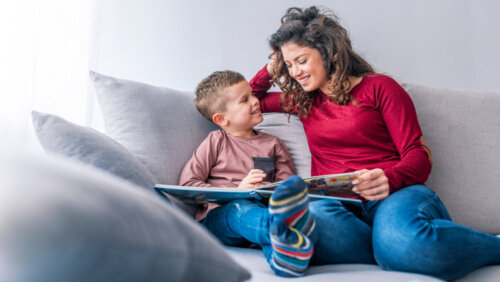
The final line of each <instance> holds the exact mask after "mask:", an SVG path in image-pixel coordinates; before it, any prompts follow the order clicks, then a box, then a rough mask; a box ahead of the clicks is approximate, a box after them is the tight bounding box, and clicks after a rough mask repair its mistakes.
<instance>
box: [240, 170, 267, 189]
mask: <svg viewBox="0 0 500 282" xmlns="http://www.w3.org/2000/svg"><path fill="white" fill-rule="evenodd" d="M265 177H266V174H265V173H264V171H262V170H260V169H252V170H250V172H249V173H248V175H247V176H245V178H243V180H242V181H241V183H240V185H238V188H246V189H248V188H257V187H259V186H262V180H264V178H265Z"/></svg>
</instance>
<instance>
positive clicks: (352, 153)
mask: <svg viewBox="0 0 500 282" xmlns="http://www.w3.org/2000/svg"><path fill="white" fill-rule="evenodd" d="M270 79H271V78H270V77H269V75H268V74H267V70H266V67H264V68H263V69H261V70H260V71H259V72H258V73H257V74H256V76H255V77H254V78H253V79H252V80H251V81H250V86H251V87H252V89H253V91H254V94H255V95H256V96H257V97H258V98H259V99H260V101H261V102H260V103H261V110H262V112H282V111H283V110H282V109H281V107H280V106H279V96H280V94H281V92H267V91H268V90H269V88H270V87H271V85H270V83H269V80H270ZM351 93H352V95H353V98H354V100H355V101H356V105H355V104H353V103H352V102H350V103H349V104H347V105H337V104H335V103H333V102H331V101H329V100H328V99H327V98H326V96H325V95H324V94H323V93H320V94H319V95H317V97H316V98H315V100H314V104H313V107H312V110H311V113H310V114H309V116H307V117H306V118H305V119H303V120H302V124H303V125H304V130H305V133H306V136H307V140H308V143H309V149H310V151H311V155H312V168H311V175H312V176H315V175H322V174H332V173H341V172H352V171H356V170H361V169H374V168H381V169H383V170H384V172H385V175H386V176H387V178H388V179H389V186H390V190H391V192H394V191H396V190H397V189H399V188H401V187H405V186H408V185H411V184H423V183H424V182H425V181H426V180H427V178H428V176H429V174H430V171H431V164H430V161H429V158H428V155H427V152H426V151H425V149H424V148H423V147H422V143H421V141H420V137H421V136H422V131H421V129H420V126H419V124H418V120H417V114H416V111H415V107H414V105H413V102H412V101H411V98H410V96H409V95H408V93H406V91H405V90H404V89H403V88H402V87H401V86H400V85H399V84H398V83H397V82H396V81H395V80H394V79H392V78H390V77H388V76H386V75H381V74H369V75H366V76H364V77H363V79H362V80H361V82H360V83H359V84H358V85H356V86H355V87H354V88H353V89H352V90H351Z"/></svg>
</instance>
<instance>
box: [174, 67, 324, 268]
mask: <svg viewBox="0 0 500 282" xmlns="http://www.w3.org/2000/svg"><path fill="white" fill-rule="evenodd" d="M195 104H196V108H197V109H198V111H199V112H200V113H201V114H202V115H203V116H204V117H206V118H207V119H208V120H210V121H212V122H213V123H215V124H217V125H218V126H219V127H220V128H221V129H220V130H217V131H213V132H211V133H210V134H209V135H208V137H207V138H206V139H205V140H204V141H203V142H202V143H201V145H200V146H199V147H198V148H197V149H196V150H195V151H194V153H193V156H192V157H191V159H190V160H189V161H188V162H187V163H186V165H185V167H184V169H183V170H182V173H181V177H180V180H179V185H184V186H198V187H239V188H257V187H259V186H261V185H262V184H263V183H265V182H268V181H269V182H276V181H282V180H285V179H287V178H288V180H286V181H285V182H283V184H281V185H280V186H279V187H277V188H276V190H275V192H274V193H273V195H272V197H271V199H270V201H269V208H267V207H266V206H264V205H263V204H262V203H260V202H257V201H250V200H235V201H232V202H230V203H227V204H225V205H222V206H217V205H211V206H208V207H199V208H198V211H197V215H196V219H197V220H198V221H201V222H202V224H203V225H204V226H205V227H206V228H207V229H208V230H210V231H211V232H212V233H213V234H214V235H215V236H217V237H218V238H219V239H220V240H221V241H222V242H223V243H224V244H226V245H233V246H234V245H242V244H245V243H248V242H251V243H255V244H258V245H260V246H261V247H262V249H263V251H264V253H265V255H266V258H267V260H268V262H269V264H270V265H271V268H272V269H273V270H274V272H275V273H276V274H278V275H281V276H300V275H303V274H304V272H305V270H306V268H307V266H308V263H309V260H310V258H311V256H312V253H313V247H312V243H311V240H310V238H309V237H311V236H312V235H314V233H313V231H314V226H315V225H314V224H315V223H314V220H313V218H312V216H311V215H310V213H309V209H308V198H307V190H306V187H305V183H304V182H303V181H302V179H300V178H299V177H297V176H292V175H294V174H295V167H294V165H293V162H292V159H291V157H290V154H289V153H288V150H287V148H286V146H285V144H284V143H283V142H282V141H281V140H280V139H279V138H277V137H275V136H272V135H269V134H266V133H264V132H260V131H257V130H254V129H253V127H254V126H256V125H257V124H259V123H261V122H262V120H263V117H262V113H261V111H260V104H259V100H258V99H257V98H256V97H255V96H253V93H252V89H251V88H250V85H249V84H248V82H247V81H246V80H245V78H244V77H243V76H242V75H241V74H239V73H237V72H233V71H217V72H214V73H212V74H211V75H209V76H208V77H207V78H205V79H204V80H202V81H201V82H200V84H199V85H198V87H197V89H196V98H195ZM290 176H292V177H290ZM311 239H312V238H311Z"/></svg>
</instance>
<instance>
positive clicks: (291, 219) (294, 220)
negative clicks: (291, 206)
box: [285, 206, 309, 229]
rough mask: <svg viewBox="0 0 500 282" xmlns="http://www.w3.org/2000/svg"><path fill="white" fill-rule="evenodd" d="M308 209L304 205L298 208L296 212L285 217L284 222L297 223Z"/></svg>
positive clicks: (292, 224)
mask: <svg viewBox="0 0 500 282" xmlns="http://www.w3.org/2000/svg"><path fill="white" fill-rule="evenodd" d="M308 211H309V207H308V206H305V207H304V208H303V209H301V210H299V211H298V212H296V213H294V214H292V215H291V216H290V217H288V218H287V219H285V223H286V225H288V226H290V225H291V226H295V225H296V224H297V221H300V220H301V219H302V216H303V215H304V214H305V213H307V212H308ZM298 229H300V228H298Z"/></svg>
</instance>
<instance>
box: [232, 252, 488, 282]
mask: <svg viewBox="0 0 500 282" xmlns="http://www.w3.org/2000/svg"><path fill="white" fill-rule="evenodd" d="M226 249H227V250H228V251H229V254H230V255H231V256H232V257H233V258H234V259H235V260H236V261H237V262H239V263H241V264H244V265H245V267H247V269H248V270H250V272H251V273H252V279H251V280H250V281H255V282H266V281H270V282H271V281H272V282H278V281H282V282H285V281H300V282H302V281H314V282H323V281H324V282H332V281H342V282H343V281H363V282H366V281H373V282H379V281H384V282H386V281H393V282H403V281H404V282H408V281H413V282H417V281H419V282H438V281H442V280H440V279H437V278H434V277H431V276H427V275H422V274H416V273H408V272H399V271H385V270H382V269H381V268H380V267H379V266H377V265H373V264H330V265H320V266H309V268H308V269H307V271H306V275H305V276H303V277H297V278H293V279H290V278H284V277H278V276H276V275H275V274H274V273H273V271H272V270H271V268H270V267H269V264H268V263H267V262H266V258H265V257H264V254H263V252H262V251H261V250H255V249H245V248H237V247H226ZM478 281H480V280H478Z"/></svg>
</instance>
